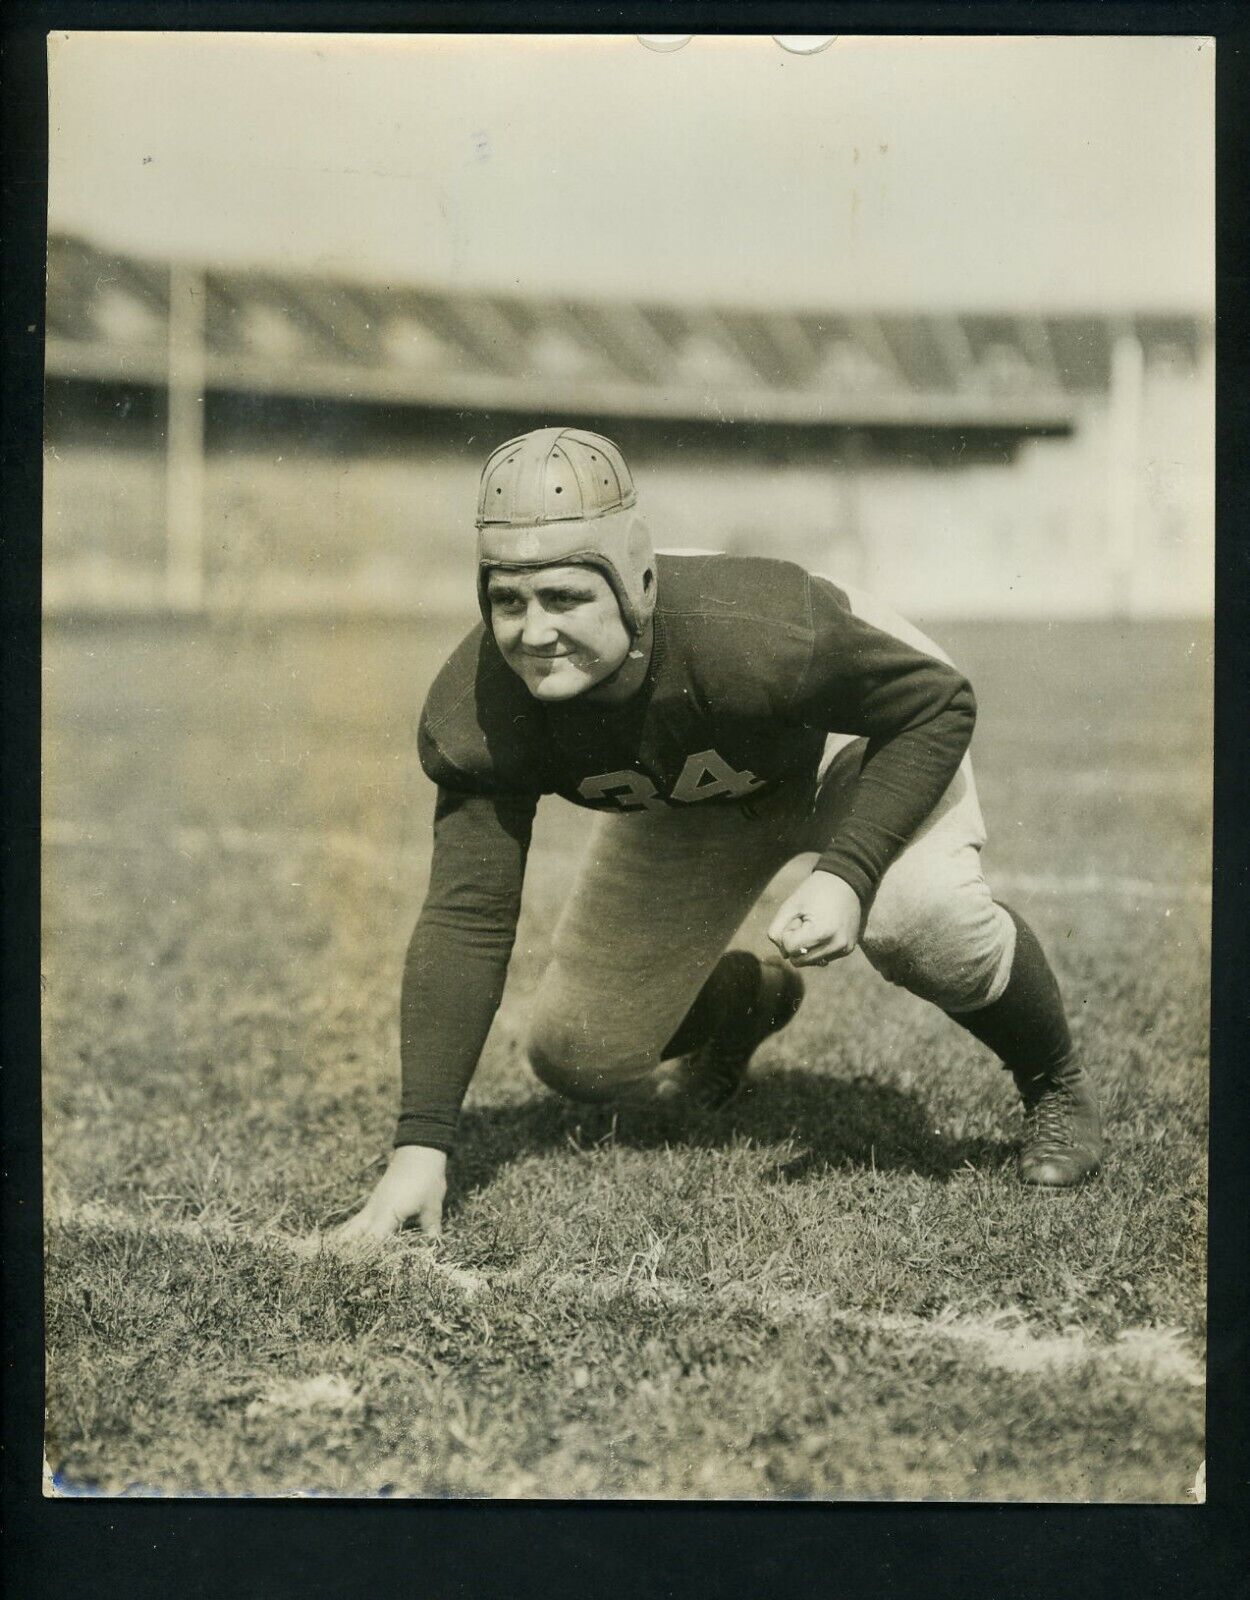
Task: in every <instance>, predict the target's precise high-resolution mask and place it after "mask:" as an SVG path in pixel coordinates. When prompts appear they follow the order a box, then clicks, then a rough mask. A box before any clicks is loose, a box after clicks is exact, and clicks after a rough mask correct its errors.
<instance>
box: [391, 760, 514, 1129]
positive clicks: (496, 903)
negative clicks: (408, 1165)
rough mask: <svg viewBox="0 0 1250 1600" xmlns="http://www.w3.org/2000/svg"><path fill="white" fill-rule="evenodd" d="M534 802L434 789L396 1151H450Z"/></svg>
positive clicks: (508, 928) (505, 947)
mask: <svg viewBox="0 0 1250 1600" xmlns="http://www.w3.org/2000/svg"><path fill="white" fill-rule="evenodd" d="M535 805H536V801H535V798H534V797H532V796H528V795H482V794H465V793H460V792H458V791H456V790H454V789H451V788H448V787H445V786H443V785H440V787H439V791H438V801H437V805H436V808H435V814H434V855H433V859H432V862H431V866H430V886H429V891H428V893H427V895H426V899H425V904H424V906H423V907H422V909H421V914H420V916H419V918H418V919H417V925H416V928H415V929H414V931H413V935H412V940H411V942H410V944H409V946H408V955H407V959H406V961H405V964H404V977H403V987H402V992H401V996H400V1035H399V1040H400V1043H399V1049H400V1071H401V1082H402V1088H401V1098H400V1114H399V1126H398V1129H397V1131H396V1135H395V1143H396V1144H397V1145H398V1144H422V1145H430V1146H433V1147H434V1148H435V1149H437V1150H450V1149H451V1145H452V1139H453V1135H454V1133H455V1127H456V1120H457V1117H458V1116H459V1112H460V1104H461V1101H462V1100H463V1099H464V1096H465V1091H466V1090H467V1089H468V1087H469V1080H470V1079H471V1078H472V1076H473V1072H474V1069H475V1068H476V1066H477V1061H478V1057H479V1056H480V1055H481V1053H482V1046H483V1045H484V1044H485V1042H486V1035H487V1033H488V1032H489V1030H490V1025H491V1021H492V1019H493V1018H494V1015H495V1012H496V1010H497V1009H498V1006H499V1000H500V996H501V995H502V994H503V986H504V979H505V977H506V976H507V972H508V959H509V957H510V956H511V954H512V946H513V943H514V941H515V938H516V925H517V916H518V914H519V912H520V906H521V887H522V883H523V880H524V877H525V860H526V855H527V852H528V850H529V842H530V832H531V829H532V826H533V820H534V811H535Z"/></svg>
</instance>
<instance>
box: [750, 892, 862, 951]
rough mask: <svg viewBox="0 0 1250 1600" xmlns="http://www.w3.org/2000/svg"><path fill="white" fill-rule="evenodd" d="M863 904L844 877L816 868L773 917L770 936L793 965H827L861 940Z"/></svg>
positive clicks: (769, 931)
mask: <svg viewBox="0 0 1250 1600" xmlns="http://www.w3.org/2000/svg"><path fill="white" fill-rule="evenodd" d="M862 921H863V907H862V906H861V905H860V903H859V896H858V895H857V894H856V893H855V891H854V889H852V888H851V886H850V884H849V883H847V882H846V880H845V879H844V878H839V877H838V876H837V875H836V874H835V873H832V872H820V871H816V872H813V873H812V874H811V875H810V877H808V878H806V879H805V880H804V882H803V883H801V884H800V885H799V887H798V888H797V889H796V890H795V891H794V893H793V894H792V895H791V896H790V898H789V899H788V900H787V901H786V902H785V904H784V905H783V906H782V908H781V910H780V911H779V912H778V913H777V915H776V916H775V917H774V918H773V921H772V926H771V927H770V928H769V930H768V937H769V938H770V939H771V940H772V942H773V943H774V944H775V945H776V946H777V948H778V950H780V951H781V953H782V955H783V956H785V958H786V960H787V961H789V962H790V963H791V964H792V965H793V966H796V967H823V966H824V965H825V963H826V962H829V961H837V960H839V959H840V958H841V957H842V956H849V955H850V953H851V951H852V950H854V948H855V946H856V945H857V944H858V943H859V929H860V923H861V922H862Z"/></svg>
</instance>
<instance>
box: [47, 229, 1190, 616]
mask: <svg viewBox="0 0 1250 1600" xmlns="http://www.w3.org/2000/svg"><path fill="white" fill-rule="evenodd" d="M1212 363H1213V329H1212V326H1211V323H1210V321H1209V319H1205V318H1203V317H1199V316H1195V315H1190V314H1179V313H1178V314H1174V315H1164V314H1161V313H1158V312H1152V313H1150V314H1146V313H1141V314H1125V315H1120V316H1111V315H1093V314H1091V315H1078V314H1049V313H1048V314H1045V315H1043V314H1040V313H1039V314H1032V315H1023V314H995V313H993V312H991V311H986V312H985V313H983V314H976V315H969V314H964V313H959V314H955V313H953V312H952V313H951V314H949V315H936V314H927V313H926V314H919V313H917V314H912V315H908V314H904V313H900V312H889V313H886V312H882V313H880V314H865V313H856V314H850V313H847V312H840V311H838V310H837V308H836V307H830V308H829V309H827V310H822V309H819V308H816V309H813V308H811V307H796V308H793V309H777V308H773V309H761V308H735V307H732V306H717V305H704V306H691V305H684V304H681V305H679V304H663V303H652V302H649V301H648V302H646V303H642V302H635V301H625V300H615V301H606V300H589V299H586V300H583V299H556V298H551V297H543V296H539V295H536V294H528V293H525V292H523V291H522V290H521V289H520V288H518V290H517V292H516V293H515V294H513V295H502V294H492V293H485V292H482V291H479V290H474V289H468V288H456V287H454V286H448V285H441V286H427V287H422V286H419V285H413V284H401V283H396V284H393V285H392V284H379V283H366V282H348V281H341V280H339V279H331V278H328V277H327V278H321V277H315V276H301V275H296V274H293V273H282V272H276V271H259V270H258V271H245V270H238V269H225V268H221V267H215V266H211V265H210V266H203V265H196V264H189V263H185V262H172V263H171V262H167V261H156V260H143V259H139V258H137V257H132V256H124V255H119V254H116V253H114V252H110V251H108V250H106V249H102V248H100V247H98V246H97V245H95V244H93V243H91V242H89V241H87V240H84V239H81V238H75V237H70V236H65V235H54V236H53V237H52V238H51V239H50V240H49V258H48V301H47V344H46V373H47V387H46V413H45V415H46V440H47V469H46V475H45V603H46V605H47V606H48V608H49V609H50V610H52V611H74V610H105V611H110V610H116V611H127V610H143V611H147V610H161V609H172V610H183V611H190V612H207V613H209V614H214V613H219V614H223V615H233V614H237V613H239V612H257V613H261V614H269V613H273V612H277V611H284V610H291V611H298V612H306V611H321V610H328V611H331V612H333V611H335V610H355V611H365V612H367V611H371V610H373V611H389V612H394V611H399V612H404V611H413V612H420V611H422V610H437V611H446V610H449V609H450V610H455V609H465V610H466V611H469V610H471V608H472V595H471V593H469V592H467V591H466V588H465V581H464V569H463V563H462V560H461V559H460V554H461V552H462V550H463V546H464V542H465V540H466V539H467V538H468V536H469V533H470V531H471V515H472V506H473V500H474V487H475V483H476V478H477V472H478V469H479V467H480V464H481V461H482V459H483V458H484V456H485V454H486V452H487V450H488V449H489V448H490V447H492V446H493V445H494V444H496V443H498V442H499V441H500V440H502V439H504V438H507V437H509V436H510V435H511V434H513V433H517V432H521V431H523V430H525V429H527V428H530V427H535V426H539V425H542V424H545V423H549V422H556V421H561V422H563V421H568V422H576V423H579V424H581V425H583V426H588V427H592V428H597V429H598V430H600V431H602V432H605V433H609V434H611V435H612V436H613V437H614V438H616V439H617V440H618V442H619V443H620V444H621V445H622V447H623V448H624V449H625V450H626V452H627V455H628V456H629V458H630V460H631V463H632V464H633V465H634V467H635V471H636V476H637V477H638V479H639V482H640V486H641V487H642V490H643V493H644V496H645V507H646V510H647V512H648V515H649V518H650V520H651V522H652V524H653V527H654V530H655V532H656V535H657V543H659V544H661V545H664V544H666V543H667V544H674V545H692V544H693V545H703V546H715V547H717V548H722V549H731V550H740V551H747V550H769V551H771V552H773V553H777V554H782V555H788V556H793V557H795V558H796V559H799V560H803V561H805V562H807V563H809V564H811V565H814V566H816V567H818V568H820V569H822V570H828V571H830V572H834V573H836V574H837V575H839V576H841V577H842V578H844V579H845V580H846V581H848V582H853V583H860V584H864V585H866V586H868V587H871V588H875V589H877V590H878V591H880V592H881V593H882V594H883V595H885V596H887V597H888V598H889V599H891V600H892V601H893V602H894V603H895V604H898V605H900V606H902V607H904V608H905V609H907V610H909V611H911V612H913V613H915V614H916V615H919V616H933V615H939V614H967V615H1004V614H1008V615H1010V614H1015V615H1024V614H1032V615H1094V616H1104V615H1116V614H1122V615H1159V614H1180V615H1201V614H1205V613H1206V612H1207V611H1209V609H1210V605H1211V584H1212V567H1213V550H1212V545H1213V532H1212V507H1211V498H1212V489H1211V476H1212V467H1211V456H1212V449H1213V446H1212V416H1211V411H1212V401H1211V393H1212V387H1213V385H1212Z"/></svg>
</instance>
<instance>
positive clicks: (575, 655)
mask: <svg viewBox="0 0 1250 1600" xmlns="http://www.w3.org/2000/svg"><path fill="white" fill-rule="evenodd" d="M486 597H487V599H488V601H489V602H490V622H491V629H492V631H493V632H494V635H495V643H496V644H497V645H498V646H499V649H500V653H501V654H502V656H503V658H504V660H505V661H506V662H507V663H508V665H509V666H510V667H511V668H512V670H513V672H515V673H516V675H517V676H518V677H519V678H520V679H521V681H522V682H523V683H524V684H525V687H526V688H527V689H528V690H529V692H530V693H531V694H532V695H533V696H534V698H535V699H536V700H547V701H555V700H571V699H573V698H574V697H575V696H576V695H579V694H585V693H586V692H587V690H589V689H593V688H595V687H596V685H598V684H600V683H602V682H603V680H604V679H605V678H610V677H611V676H612V674H613V673H614V672H615V671H616V670H617V668H618V667H620V666H621V665H622V664H623V663H624V661H625V658H626V656H627V655H628V654H629V648H630V643H631V640H630V636H629V630H628V629H627V628H626V626H625V622H624V619H623V618H622V616H621V608H620V606H619V605H618V604H617V602H616V594H615V593H614V591H613V589H612V585H611V584H610V583H609V582H608V580H607V579H606V578H605V577H604V576H603V574H602V573H601V572H597V571H596V570H595V569H594V568H593V567H541V568H539V569H538V570H537V571H534V572H509V571H507V570H506V569H505V570H501V571H497V572H492V573H491V575H490V578H489V579H488V581H487V586H486Z"/></svg>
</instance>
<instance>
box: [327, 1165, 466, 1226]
mask: <svg viewBox="0 0 1250 1600" xmlns="http://www.w3.org/2000/svg"><path fill="white" fill-rule="evenodd" d="M446 1193H447V1157H446V1155H445V1154H444V1152H443V1151H442V1150H432V1149H430V1148H429V1147H428V1146H426V1145H420V1144H401V1145H400V1146H399V1147H398V1149H396V1150H393V1151H392V1152H391V1159H390V1164H389V1166H388V1167H387V1169H386V1171H385V1172H384V1173H383V1174H382V1176H381V1177H380V1178H379V1179H378V1182H377V1184H376V1186H375V1188H374V1190H373V1193H372V1194H371V1195H370V1196H369V1198H368V1199H367V1200H366V1201H365V1203H364V1205H363V1206H362V1207H361V1209H360V1210H359V1211H358V1212H357V1213H356V1215H355V1216H354V1217H351V1218H350V1219H349V1220H348V1221H347V1222H344V1223H343V1224H342V1225H341V1226H339V1227H337V1228H335V1230H334V1232H333V1233H332V1234H331V1235H330V1237H331V1239H332V1240H333V1241H334V1242H335V1243H336V1244H353V1243H357V1242H359V1243H367V1242H368V1241H370V1240H374V1239H385V1238H388V1237H389V1236H390V1235H391V1234H393V1233H398V1231H399V1230H400V1228H402V1227H403V1225H404V1223H405V1222H407V1221H408V1220H409V1219H410V1218H411V1217H415V1218H416V1219H417V1221H418V1223H419V1224H420V1227H421V1231H422V1232H423V1233H427V1234H429V1235H430V1237H431V1238H435V1239H436V1238H438V1236H439V1234H440V1233H441V1232H442V1230H443V1196H444V1195H445V1194H446Z"/></svg>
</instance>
